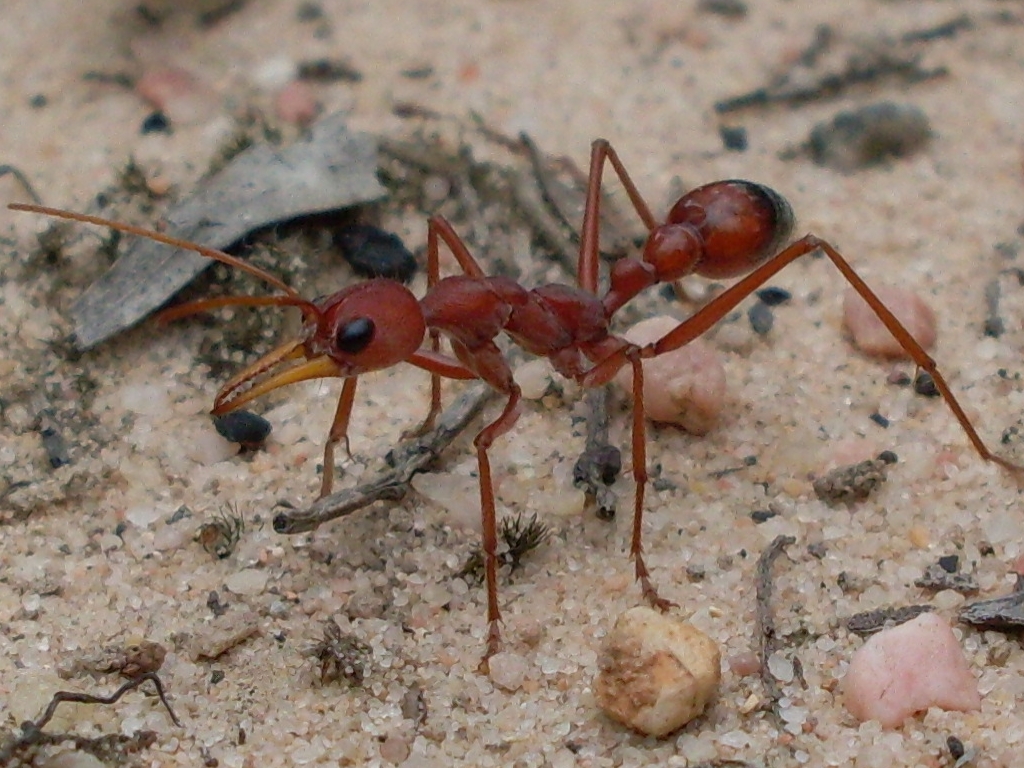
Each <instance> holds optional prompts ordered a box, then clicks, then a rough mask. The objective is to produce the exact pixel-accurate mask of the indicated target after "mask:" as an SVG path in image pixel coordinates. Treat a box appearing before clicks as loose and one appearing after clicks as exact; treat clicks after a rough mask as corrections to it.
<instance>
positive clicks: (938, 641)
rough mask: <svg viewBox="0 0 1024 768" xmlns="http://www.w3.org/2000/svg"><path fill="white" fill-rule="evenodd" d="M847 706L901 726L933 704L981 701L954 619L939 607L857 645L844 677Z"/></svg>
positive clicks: (970, 705)
mask: <svg viewBox="0 0 1024 768" xmlns="http://www.w3.org/2000/svg"><path fill="white" fill-rule="evenodd" d="M843 693H844V700H845V702H846V707H847V709H849V710H850V712H851V713H852V714H853V715H854V717H856V718H857V719H859V720H861V721H865V720H877V721H878V722H879V723H881V724H882V725H883V726H884V727H886V728H895V727H898V726H899V725H901V724H902V723H903V721H904V720H906V719H907V718H908V717H910V716H911V715H913V714H914V713H916V712H921V711H924V710H926V709H928V708H929V707H939V708H940V709H945V710H956V711H961V712H967V711H970V710H975V709H979V708H980V707H981V696H980V695H979V693H978V684H977V681H976V680H975V679H974V675H973V674H971V670H970V667H969V666H968V665H967V660H966V659H965V658H964V654H963V651H962V650H961V649H960V644H959V643H958V642H957V639H956V635H954V634H953V630H952V629H951V628H950V626H949V624H948V623H946V620H945V619H943V618H942V617H940V616H938V615H936V614H935V613H923V614H921V615H920V616H918V617H917V618H916V619H914V620H912V621H908V622H907V623H905V624H901V625H899V626H897V627H892V628H890V629H884V630H882V631H881V632H879V633H878V634H876V635H873V636H872V637H871V638H869V639H868V641H867V642H866V643H865V644H864V645H863V646H862V647H861V648H860V649H858V650H857V652H856V653H855V654H854V655H853V658H852V659H851V660H850V667H849V670H848V671H847V673H846V677H845V678H844V680H843Z"/></svg>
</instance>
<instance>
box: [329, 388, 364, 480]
mask: <svg viewBox="0 0 1024 768" xmlns="http://www.w3.org/2000/svg"><path fill="white" fill-rule="evenodd" d="M358 381H359V378H358V377H357V376H349V377H348V378H346V379H345V385H344V386H343V387H342V389H341V396H340V397H339V398H338V407H337V408H336V409H335V411H334V421H333V422H331V431H330V432H328V433H327V442H326V443H325V444H324V475H323V480H322V481H321V483H320V498H321V499H322V498H324V496H330V495H331V490H332V489H333V488H334V446H335V444H336V443H337V442H338V441H339V440H344V441H345V453H347V454H348V457H349V458H350V459H351V458H352V451H351V449H350V448H349V443H348V422H349V417H351V416H352V404H353V403H354V402H355V399H356V383H357V382H358Z"/></svg>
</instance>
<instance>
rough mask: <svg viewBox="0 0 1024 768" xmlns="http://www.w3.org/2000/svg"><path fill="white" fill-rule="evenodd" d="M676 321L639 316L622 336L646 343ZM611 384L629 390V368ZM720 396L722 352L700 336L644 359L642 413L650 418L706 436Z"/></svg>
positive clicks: (721, 401)
mask: <svg viewBox="0 0 1024 768" xmlns="http://www.w3.org/2000/svg"><path fill="white" fill-rule="evenodd" d="M678 324H679V321H678V320H676V319H675V318H673V317H668V316H666V315H660V316H658V317H652V318H648V319H647V320H642V321H641V322H639V323H637V324H636V325H634V326H632V327H631V328H630V329H629V330H628V331H626V333H625V334H624V335H625V337H626V338H627V339H629V340H630V341H631V342H633V343H634V344H640V345H643V344H648V343H651V342H654V341H656V340H658V339H659V338H661V337H662V336H664V335H665V334H666V333H667V332H668V331H670V330H671V329H672V328H674V327H676V326H677V325H678ZM615 383H616V384H618V385H619V386H620V387H622V389H623V390H624V391H625V392H627V393H629V394H632V392H633V374H632V369H631V368H630V367H629V366H626V367H624V368H622V370H620V371H619V372H618V373H617V374H616V375H615ZM725 397H726V381H725V368H724V366H723V365H722V360H721V356H720V355H719V354H718V352H716V351H715V349H714V348H713V347H712V346H710V345H709V344H707V343H706V342H704V341H703V340H701V339H695V340H694V341H692V342H690V343H689V344H687V345H686V346H683V347H680V348H679V349H677V350H674V351H672V352H668V353H666V354H663V355H660V356H658V357H655V358H652V359H649V360H645V361H644V411H645V413H646V415H647V418H649V419H651V420H652V421H658V422H665V423H668V424H676V425H678V426H680V427H682V428H683V429H685V430H686V431H687V432H690V433H691V434H694V435H705V434H707V433H708V432H709V431H711V429H712V428H713V427H714V426H715V424H716V423H717V422H718V419H719V416H720V414H721V412H722V409H723V407H724V405H725Z"/></svg>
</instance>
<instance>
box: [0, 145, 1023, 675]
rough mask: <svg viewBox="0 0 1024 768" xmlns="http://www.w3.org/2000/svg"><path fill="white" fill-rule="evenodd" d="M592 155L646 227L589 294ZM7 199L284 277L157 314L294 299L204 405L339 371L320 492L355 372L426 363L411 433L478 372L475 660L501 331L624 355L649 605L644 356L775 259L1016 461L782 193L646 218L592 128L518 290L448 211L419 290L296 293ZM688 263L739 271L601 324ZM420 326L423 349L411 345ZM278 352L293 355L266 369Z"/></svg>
mask: <svg viewBox="0 0 1024 768" xmlns="http://www.w3.org/2000/svg"><path fill="white" fill-rule="evenodd" d="M606 163H610V164H611V167H612V168H613V170H614V171H615V174H616V175H617V176H618V179H619V181H620V183H621V184H622V185H623V187H624V188H625V190H626V193H627V195H628V196H629V199H630V202H631V203H632V205H633V208H634V209H635V210H636V212H637V214H638V215H639V217H640V219H641V220H642V221H643V223H644V225H645V226H646V227H647V229H648V232H649V234H648V236H647V241H646V244H645V245H644V248H643V252H642V254H641V257H640V258H635V257H624V258H621V259H619V260H618V261H616V262H615V263H614V264H613V265H612V268H611V274H610V279H609V283H610V287H609V290H608V292H607V293H605V294H604V295H603V296H599V295H598V293H597V290H598V267H599V256H598V223H599V220H600V201H601V185H602V182H601V179H602V175H603V173H604V169H605V165H606ZM9 207H10V208H12V209H15V210H21V211H31V212H35V213H43V214H46V215H49V216H56V217H60V218H65V219H72V220H76V221H82V222H87V223H91V224H97V225H101V226H106V227H110V228H112V229H117V230H120V231H122V232H126V233H129V234H136V235H141V236H143V237H148V238H150V239H152V240H156V241H159V242H162V243H166V244H168V245H172V246H175V247H178V248H184V249H188V250H191V251H194V252H196V253H199V254H201V255H203V256H206V257H208V258H210V259H215V260H217V261H220V262H223V263H225V264H229V265H231V266H233V267H237V268H238V269H241V270H244V271H246V272H248V273H249V274H252V275H254V276H256V277H259V278H261V279H262V280H264V281H266V282H267V283H269V284H270V285H272V286H274V287H275V288H278V289H280V290H281V291H283V292H284V295H277V296H266V297H254V296H226V297H221V298H216V299H205V300H199V301H194V302H190V303H186V304H182V305H180V306H177V307H174V308H171V309H169V310H166V311H165V312H164V313H162V315H161V319H162V320H165V321H167V320H173V319H175V318H179V317H184V316H186V315H190V314H193V313H195V312H201V311H205V310H210V309H215V308H218V307H224V306H252V307H255V306H268V305H275V306H294V307H297V308H298V309H299V310H300V311H301V312H302V315H303V320H304V325H303V328H302V331H301V332H300V334H299V336H298V337H297V338H295V339H293V340H291V341H289V342H287V343H285V344H283V345H281V346H279V347H277V348H276V349H275V350H273V351H271V352H270V353H268V354H267V355H265V356H264V357H262V358H261V359H259V360H257V361H256V362H255V363H253V364H252V365H250V366H249V367H247V368H246V369H245V370H243V371H241V372H240V373H238V374H237V375H236V376H234V377H232V378H231V379H230V380H229V381H228V382H227V383H226V384H224V386H223V387H221V389H220V391H219V392H218V393H217V396H216V398H215V400H214V406H213V411H212V412H213V413H214V414H215V415H219V414H223V413H227V412H229V411H232V410H234V409H236V408H239V407H241V406H242V405H244V404H246V403H248V402H250V401H251V400H253V399H255V398H257V397H259V396H260V395H263V394H265V393H267V392H270V391H271V390H274V389H277V388H279V387H282V386H285V385H286V384H292V383H295V382H299V381H305V380H309V379H319V378H326V377H335V378H341V379H344V384H343V386H342V391H341V396H340V398H339V401H338V406H337V409H336V411H335V414H334V420H333V422H332V423H331V429H330V432H329V433H328V437H327V443H326V446H325V448H324V471H323V481H322V484H321V487H320V495H321V497H323V496H326V495H328V494H330V492H331V489H332V486H333V478H334V447H335V445H336V444H337V443H338V441H340V440H345V443H346V447H347V445H348V437H347V432H348V423H349V417H350V415H351V413H352V406H353V403H354V401H355V394H356V383H357V381H358V377H359V376H360V375H361V374H364V373H368V372H370V371H376V370H381V369H384V368H390V367H391V366H393V365H395V364H397V363H400V362H407V363H412V364H413V365H415V366H417V367H419V368H422V369H424V370H426V371H428V372H429V373H430V374H431V398H430V410H429V412H428V414H427V417H426V419H425V420H424V423H423V424H422V425H421V427H420V431H422V430H425V429H428V428H429V427H430V426H431V425H432V424H433V422H434V420H435V418H436V416H437V415H438V413H439V412H440V409H441V387H440V382H441V378H442V377H443V378H450V379H482V380H483V381H485V382H486V383H487V384H489V385H490V386H491V387H493V388H494V389H495V390H497V391H498V392H499V393H501V394H502V395H504V396H506V397H507V398H508V399H507V401H506V403H505V407H504V409H503V410H502V412H501V414H500V415H499V416H498V417H497V418H496V419H495V420H494V421H492V422H491V423H489V424H488V425H487V426H485V427H484V428H483V429H482V430H481V431H480V433H479V434H478V435H477V436H476V439H475V440H474V445H475V447H476V453H477V462H478V465H479V477H480V483H479V484H480V507H481V517H482V523H483V550H484V567H485V575H486V576H485V578H486V587H487V620H488V624H489V632H488V640H487V651H486V655H485V657H484V659H485V661H486V659H487V658H489V657H490V656H492V655H494V654H495V653H496V652H497V651H498V649H499V647H500V633H499V629H498V623H499V621H500V618H501V614H500V611H499V609H498V587H497V554H496V552H497V522H496V512H495V503H494V484H493V480H492V477H491V465H490V460H489V458H488V455H487V451H488V448H490V446H491V444H492V443H493V442H494V440H495V439H496V438H498V437H499V436H501V435H503V434H505V433H506V432H508V431H509V430H510V429H511V428H512V427H513V425H514V424H515V423H516V420H517V419H518V417H519V410H520V391H519V387H518V385H517V384H516V383H515V380H514V379H513V377H512V370H511V368H510V366H509V363H508V361H507V360H506V359H505V356H504V355H503V354H502V352H501V350H500V348H499V347H498V345H497V344H496V343H495V339H496V337H497V336H498V335H499V334H501V333H502V332H504V333H505V334H507V335H508V336H509V337H510V338H511V339H512V341H513V342H515V343H516V344H518V345H519V346H520V347H522V348H523V349H524V350H526V351H527V352H530V353H532V354H534V355H538V356H541V357H546V358H548V360H549V361H550V362H551V364H552V366H553V367H554V369H555V370H556V371H558V372H559V373H560V374H562V375H563V376H565V377H567V378H570V379H572V380H574V381H576V382H578V383H579V384H580V385H582V386H584V387H596V386H601V385H603V384H605V383H607V382H608V381H609V380H610V379H611V378H612V377H613V376H614V375H615V373H616V372H617V371H619V369H621V368H623V367H625V366H629V367H630V369H631V371H632V377H633V421H632V450H633V462H632V463H633V476H634V480H635V485H636V490H635V494H634V505H633V530H632V539H631V544H630V556H631V557H632V559H633V562H634V568H635V573H636V578H637V580H638V581H639V582H640V586H641V589H642V591H643V595H644V597H645V598H646V599H647V600H648V601H649V602H650V603H651V604H652V605H654V606H655V607H657V608H659V609H661V610H666V609H668V608H669V607H671V606H672V603H671V602H669V601H668V600H665V599H664V598H662V597H660V596H659V595H658V591H657V589H656V588H655V586H654V584H653V583H652V581H651V579H650V575H649V573H648V570H647V566H646V564H645V563H644V557H643V540H642V529H643V509H644V491H645V488H646V485H647V447H646V437H645V422H644V398H643V391H644V388H643V377H644V373H643V365H642V361H643V360H645V359H649V358H653V357H657V356H658V355H661V354H664V353H666V352H670V351H672V350H675V349H679V348H680V347H682V346H684V345H686V344H688V343H690V342H691V341H693V340H694V339H696V338H697V337H698V336H700V335H701V334H703V333H704V332H705V331H707V330H708V329H709V328H711V326H713V325H714V324H715V323H717V322H718V321H719V320H721V319H722V318H723V317H725V316H726V315H727V314H728V313H729V312H730V311H732V310H733V309H734V308H735V307H736V306H737V305H738V304H739V303H740V302H741V301H742V300H743V299H745V298H746V297H747V296H749V295H750V294H751V293H752V292H753V291H754V290H756V289H757V288H758V287H759V286H761V285H763V284H764V283H765V282H766V281H768V280H769V279H770V278H771V277H772V276H773V275H775V274H776V273H777V272H779V270H781V269H782V268H783V267H785V266H786V265H787V264H789V263H791V262H793V261H795V260H796V259H798V258H800V257H801V256H804V255H806V254H809V253H813V252H816V251H822V252H824V254H825V255H826V256H827V257H828V258H829V259H830V260H831V261H832V263H833V264H835V266H836V268H837V269H838V270H839V271H840V272H841V273H842V274H843V277H845V278H846V280H847V281H848V282H849V283H850V285H852V286H853V288H854V289H855V290H856V291H857V292H858V293H859V294H860V295H861V296H862V297H863V298H864V300H865V301H866V302H867V303H868V305H869V306H870V307H871V308H872V309H873V310H874V312H875V313H876V314H877V315H878V317H879V318H880V319H881V320H882V322H883V323H884V324H885V326H886V328H888V329H889V331H890V332H891V333H892V335H893V336H894V337H895V338H896V339H897V340H898V341H899V343H900V344H901V345H902V346H903V348H904V349H905V350H906V351H907V353H908V355H909V356H910V357H911V358H912V359H913V360H914V362H915V363H916V364H917V366H918V367H919V368H921V369H922V370H924V371H927V372H928V373H930V374H931V376H932V378H933V379H934V381H935V386H936V387H937V389H938V391H939V393H940V394H941V395H942V397H943V398H944V399H945V401H946V404H947V405H948V406H949V408H950V410H951V411H952V412H953V415H954V416H955V417H956V419H957V421H959V422H960V425H961V426H962V427H963V429H964V431H965V432H966V433H967V437H968V438H969V439H970V441H971V444H972V445H973V446H974V448H975V450H976V451H977V452H978V453H979V454H980V455H981V457H982V458H983V459H985V460H987V461H992V462H995V463H996V464H999V465H1000V466H1002V467H1004V468H1006V469H1009V470H1014V471H1017V470H1021V469H1022V468H1021V467H1019V466H1017V465H1016V464H1013V463H1012V462H1009V461H1007V460H1006V459H1003V458H1001V457H999V456H996V455H995V454H993V453H992V452H991V451H990V450H989V449H988V447H987V446H986V445H985V443H984V441H982V439H981V437H980V436H979V435H978V433H977V431H976V430H975V429H974V425H973V424H972V423H971V421H970V419H969V418H968V417H967V414H966V413H965V412H964V410H963V408H962V407H961V406H960V403H959V402H958V401H957V399H956V397H955V396H954V395H953V393H952V391H951V390H950V388H949V385H948V384H947V383H946V380H945V379H944V378H943V376H942V375H941V373H939V371H938V369H937V367H936V365H935V362H934V361H933V360H932V358H931V357H929V356H928V354H927V353H926V352H925V350H924V349H923V348H922V347H921V345H920V344H919V343H918V342H917V341H916V340H915V339H914V337H913V336H912V335H911V334H910V332H909V331H907V329H906V328H905V327H904V326H903V324H902V323H901V322H900V321H899V320H898V319H897V318H896V316H895V315H893V313H892V312H891V311H890V310H889V309H888V308H887V307H886V306H885V305H884V304H883V303H882V302H881V301H880V300H879V298H878V297H877V296H876V295H875V294H874V293H873V292H872V290H871V289H870V288H869V287H868V286H867V285H866V284H865V283H864V281H863V280H861V278H860V277H859V276H858V275H857V273H856V272H855V271H854V270H853V268H852V267H851V266H850V265H849V264H848V263H847V261H846V259H845V258H844V257H843V256H842V255H841V254H840V253H839V251H837V250H836V249H835V248H834V247H833V246H832V245H830V244H829V243H827V242H825V241H824V240H821V239H819V238H817V237H815V236H814V235H805V236H804V237H802V238H800V239H799V240H796V241H795V242H793V243H791V244H790V245H788V246H785V247H783V246H784V245H785V243H786V242H787V241H788V240H789V237H790V234H791V231H792V228H793V212H792V209H791V208H790V206H789V203H787V202H786V200H785V199H784V198H783V197H782V196H781V195H779V194H778V193H776V192H775V191H773V190H772V189H769V188H768V187H765V186H763V185H760V184H755V183H753V182H749V181H739V180H729V181H718V182H713V183H711V184H706V185H704V186H701V187H698V188H696V189H694V190H692V191H690V192H687V193H686V194H685V195H683V196H682V197H681V198H680V199H679V200H678V201H677V202H676V203H675V205H673V206H672V208H671V209H670V210H669V213H668V216H667V217H666V220H665V221H664V222H662V223H660V222H658V220H657V219H656V218H655V217H654V215H653V214H652V213H651V210H650V208H649V207H648V206H647V203H646V202H645V201H644V199H643V197H642V196H641V195H640V193H639V191H638V190H637V188H636V185H635V184H634V183H633V180H632V179H631V178H630V176H629V174H628V173H627V172H626V169H625V167H624V166H623V164H622V162H621V161H620V160H619V156H618V154H617V153H616V152H615V150H614V149H613V148H612V146H611V145H610V144H609V143H608V142H607V141H605V140H603V139H598V140H597V141H595V142H594V143H593V146H592V151H591V158H590V174H589V179H588V183H587V197H586V208H585V212H584V216H583V230H582V235H581V238H580V255H579V264H578V274H577V284H576V285H575V286H569V285H561V284H550V285H543V286H540V287H538V288H534V289H526V288H524V287H523V286H521V285H519V284H518V283H517V282H516V281H514V280H512V279H511V278H507V277H488V276H487V275H486V274H485V273H484V271H483V269H482V268H481V267H480V265H479V264H478V263H477V261H476V259H474V258H473V256H472V255H471V254H470V252H469V249H468V248H467V247H466V245H465V244H464V243H463V242H462V240H461V239H460V238H459V236H458V235H457V234H456V233H455V230H454V229H453V228H452V226H451V225H450V224H449V223H448V221H447V220H445V219H444V218H441V217H440V216H434V217H432V218H431V219H430V220H429V225H428V234H427V268H428V272H427V275H428V277H427V280H428V288H427V292H426V295H424V297H423V298H422V299H417V298H416V297H415V296H414V295H413V294H412V292H410V291H409V290H408V289H407V288H406V287H405V286H403V285H402V284H401V283H398V282H396V281H394V280H390V279H384V278H377V279H372V280H368V281H366V282H363V283H360V284H357V285H353V286H350V287H348V288H345V289H343V290H341V291H338V292H337V293H334V294H331V295H330V296H327V297H325V298H321V299H316V300H315V301H309V300H307V299H304V298H303V297H302V296H300V295H299V294H298V293H297V292H296V291H295V290H294V289H292V288H290V287H289V286H287V285H286V284H284V283H283V282H282V281H280V280H279V279H277V278H276V277H274V276H273V275H271V274H269V273H267V272H265V271H264V270H262V269H259V268H258V267H254V266H252V265H251V264H247V263H245V262H243V261H241V260H239V259H237V258H235V257H234V256H230V255H228V254H226V253H223V252H221V251H217V250H213V249H210V248H205V247H203V246H201V245H196V244H194V243H189V242H186V241H182V240H179V239H177V238H174V237H170V236H167V235H164V234H161V233H159V232H152V231H148V230H145V229H141V228H138V227H133V226H130V225H126V224H120V223H118V222H113V221H109V220H106V219H102V218H99V217H95V216H87V215H82V214H76V213H70V212H67V211H61V210H56V209H52V208H44V207H41V206H35V205H20V204H19V205H11V206H9ZM441 241H444V243H445V244H446V245H447V246H448V248H449V249H450V250H451V252H452V254H453V255H454V256H455V259H456V261H457V262H458V264H459V266H460V267H461V268H462V272H463V274H461V275H457V276H453V277H446V278H444V279H441V277H440V266H439V265H440V259H439V246H440V242H441ZM780 248H781V250H780ZM689 274H697V275H701V276H703V277H709V278H729V277H738V276H740V275H743V274H746V277H744V278H742V279H741V280H739V281H738V282H737V283H735V284H734V285H732V286H731V287H729V288H728V289H726V290H725V291H724V292H722V293H721V294H719V295H718V296H716V297H715V298H714V299H712V300H711V301H710V302H709V303H708V304H706V305H705V306H704V307H702V308H701V309H700V310H698V311H697V312H695V313H694V314H693V315H691V316H690V317H689V318H687V319H686V320H684V321H682V322H680V323H679V325H678V326H676V327H675V328H674V329H672V330H671V331H669V332H668V333H666V334H665V335H664V336H662V337H661V338H660V339H658V340H657V341H655V342H653V343H651V344H646V345H643V346H638V345H636V344H632V343H630V342H628V341H626V340H625V339H623V338H621V337H620V336H618V335H616V334H614V333H612V331H611V328H610V324H611V321H612V317H613V316H614V314H615V312H616V311H617V310H618V309H619V308H620V307H622V306H623V305H624V304H626V303H627V302H628V301H630V299H632V298H633V297H634V296H636V295H637V294H639V293H640V292H641V291H643V290H644V289H646V288H648V287H650V286H652V285H655V284H657V283H664V282H671V281H675V280H678V279H680V278H682V277H684V276H686V275H689ZM428 333H429V336H430V339H431V344H430V348H424V346H423V342H424V339H425V338H426V336H427V335H428ZM440 335H444V336H445V337H447V339H448V341H449V343H450V345H451V349H452V352H453V353H454V358H453V357H451V356H449V355H446V354H443V353H441V351H440V344H439V337H440ZM300 360H301V362H294V361H300ZM288 363H293V364H291V365H289V366H287V367H285V368H284V369H283V370H280V371H279V372H277V373H273V374H272V373H271V372H272V371H273V370H274V369H277V368H278V367H279V366H282V365H285V364H288Z"/></svg>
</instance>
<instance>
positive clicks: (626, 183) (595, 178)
mask: <svg viewBox="0 0 1024 768" xmlns="http://www.w3.org/2000/svg"><path fill="white" fill-rule="evenodd" d="M605 161H607V162H609V163H611V165H612V169H613V170H614V171H615V174H616V175H617V176H618V177H619V182H620V183H621V184H622V186H623V187H624V188H625V190H626V194H627V195H628V196H629V201H630V202H631V203H632V204H633V208H634V209H636V213H637V215H638V216H639V217H640V219H641V220H642V221H643V223H644V226H645V227H647V229H648V230H652V229H654V228H655V227H657V226H658V222H657V220H656V219H655V218H654V214H652V213H651V209H650V207H649V206H648V205H647V203H646V202H645V201H644V199H643V196H641V194H640V190H638V189H637V187H636V184H634V183H633V179H632V178H630V176H629V173H628V172H627V171H626V167H625V166H624V165H623V164H622V161H621V160H620V159H619V155H618V153H617V152H616V151H615V150H614V149H613V148H612V145H611V144H609V143H608V141H607V139H597V140H595V141H594V143H593V144H591V145H590V175H589V176H588V179H587V202H586V208H585V209H584V211H583V229H582V230H581V233H580V259H579V264H578V265H577V267H576V280H577V285H579V287H580V288H583V289H585V290H587V291H590V292H591V293H597V278H598V266H599V262H600V254H599V248H598V239H599V234H598V233H599V231H600V230H599V227H600V221H601V176H602V175H603V173H604V164H605Z"/></svg>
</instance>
